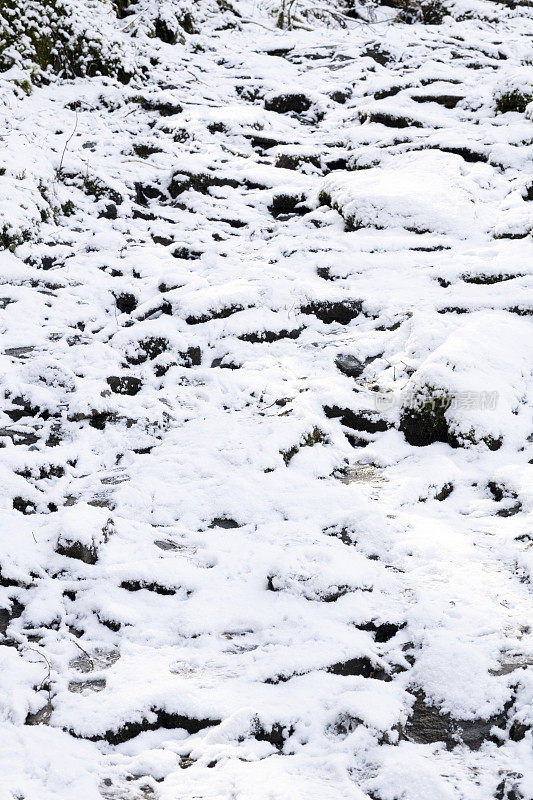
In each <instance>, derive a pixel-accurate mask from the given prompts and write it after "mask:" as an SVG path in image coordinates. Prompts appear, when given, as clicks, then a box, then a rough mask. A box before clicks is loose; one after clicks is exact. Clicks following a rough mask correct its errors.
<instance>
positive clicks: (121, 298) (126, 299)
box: [115, 292, 137, 314]
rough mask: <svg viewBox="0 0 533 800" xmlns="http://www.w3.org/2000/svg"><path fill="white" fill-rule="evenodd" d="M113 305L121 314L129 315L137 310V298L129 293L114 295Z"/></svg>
mask: <svg viewBox="0 0 533 800" xmlns="http://www.w3.org/2000/svg"><path fill="white" fill-rule="evenodd" d="M115 303H116V305H117V308H118V310H119V311H120V312H121V313H122V314H131V313H132V311H135V309H136V308H137V298H136V297H135V295H133V294H131V293H130V292H123V293H122V294H119V295H116V296H115Z"/></svg>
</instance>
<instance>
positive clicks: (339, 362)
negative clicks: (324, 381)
mask: <svg viewBox="0 0 533 800" xmlns="http://www.w3.org/2000/svg"><path fill="white" fill-rule="evenodd" d="M335 366H336V367H337V369H339V370H340V371H341V372H342V373H343V374H344V375H348V376H349V377H350V378H358V377H359V376H360V375H362V374H363V372H364V370H365V364H364V362H363V361H360V360H359V359H358V358H356V357H355V356H352V355H350V354H349V353H345V354H343V353H339V355H338V356H337V358H336V359H335Z"/></svg>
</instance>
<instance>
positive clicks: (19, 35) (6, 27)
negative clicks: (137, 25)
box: [0, 0, 131, 92]
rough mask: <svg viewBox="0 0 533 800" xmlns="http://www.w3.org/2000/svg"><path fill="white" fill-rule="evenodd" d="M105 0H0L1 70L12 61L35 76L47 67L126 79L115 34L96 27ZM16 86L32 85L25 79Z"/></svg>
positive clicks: (36, 78)
mask: <svg viewBox="0 0 533 800" xmlns="http://www.w3.org/2000/svg"><path fill="white" fill-rule="evenodd" d="M105 4H109V5H110V3H109V0H86V2H85V3H83V4H82V3H79V2H76V0H26V2H24V3H21V2H20V0H0V71H2V72H4V71H6V70H8V69H10V67H12V66H13V65H14V64H18V65H20V66H23V67H25V68H27V69H29V70H30V71H31V77H32V80H33V81H34V82H42V81H45V80H46V76H47V74H49V73H55V74H58V75H62V76H63V77H67V78H72V77H77V76H93V75H106V76H111V77H116V78H118V79H119V80H121V81H122V82H124V83H127V82H128V80H129V79H130V78H131V72H129V71H128V70H126V69H125V68H124V66H123V53H122V49H121V46H120V43H119V41H118V39H116V38H115V37H113V36H109V35H107V36H106V37H105V42H106V43H105V44H104V36H103V33H102V31H101V30H99V22H100V21H102V24H104V21H105V19H106V18H105V16H104V14H103V12H104V11H105V9H104V8H103V7H104V5H105ZM19 86H20V88H21V89H22V90H23V91H25V92H28V91H29V90H30V91H31V87H30V83H29V81H28V80H23V81H22V82H20V83H19Z"/></svg>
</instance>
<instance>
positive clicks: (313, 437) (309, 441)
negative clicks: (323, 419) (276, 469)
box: [281, 427, 327, 464]
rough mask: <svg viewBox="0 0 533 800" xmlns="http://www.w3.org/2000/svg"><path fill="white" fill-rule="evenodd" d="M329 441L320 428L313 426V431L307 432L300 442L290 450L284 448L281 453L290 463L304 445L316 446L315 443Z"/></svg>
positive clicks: (286, 461)
mask: <svg viewBox="0 0 533 800" xmlns="http://www.w3.org/2000/svg"><path fill="white" fill-rule="evenodd" d="M325 442H327V438H326V435H325V434H324V433H322V431H321V430H320V429H319V428H316V427H315V428H313V430H312V431H311V433H307V434H306V435H305V436H304V437H303V439H302V440H301V441H300V442H299V443H298V444H295V445H294V446H293V447H291V448H290V450H282V451H281V455H282V457H283V460H284V462H285V464H288V463H289V462H290V461H291V459H293V458H294V456H295V455H296V453H298V452H299V451H300V450H301V449H302V447H314V445H315V444H320V443H325Z"/></svg>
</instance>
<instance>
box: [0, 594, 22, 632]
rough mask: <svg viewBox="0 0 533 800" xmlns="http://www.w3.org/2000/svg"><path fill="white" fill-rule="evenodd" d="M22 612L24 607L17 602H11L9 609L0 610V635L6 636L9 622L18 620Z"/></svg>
mask: <svg viewBox="0 0 533 800" xmlns="http://www.w3.org/2000/svg"><path fill="white" fill-rule="evenodd" d="M23 611H24V606H23V605H22V604H21V603H19V602H18V600H12V601H11V608H0V634H2V636H5V635H6V631H7V629H8V627H9V625H10V623H11V620H13V619H18V617H20V616H21V615H22V612H23Z"/></svg>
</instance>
